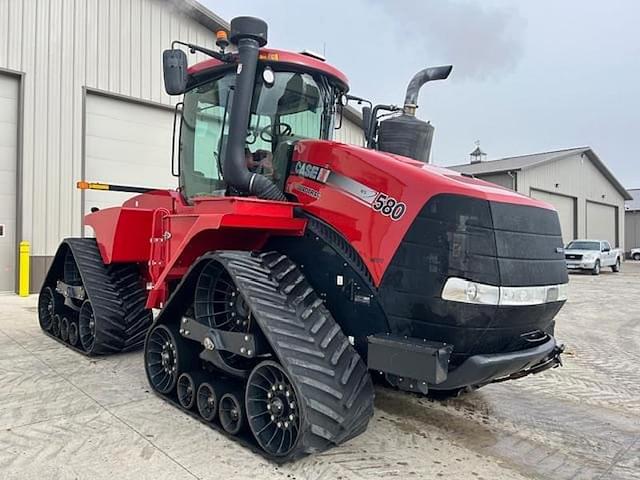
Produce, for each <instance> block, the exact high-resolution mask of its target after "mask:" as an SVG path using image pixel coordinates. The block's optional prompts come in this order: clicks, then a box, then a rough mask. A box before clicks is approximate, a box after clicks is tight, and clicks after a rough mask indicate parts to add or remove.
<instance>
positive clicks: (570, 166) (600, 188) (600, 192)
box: [518, 154, 624, 246]
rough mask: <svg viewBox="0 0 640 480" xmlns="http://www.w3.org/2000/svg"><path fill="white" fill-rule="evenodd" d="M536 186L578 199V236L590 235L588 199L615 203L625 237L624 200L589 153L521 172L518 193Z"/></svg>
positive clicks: (622, 234)
mask: <svg viewBox="0 0 640 480" xmlns="http://www.w3.org/2000/svg"><path fill="white" fill-rule="evenodd" d="M556 183H557V184H558V186H557V187H556ZM532 188H533V189H538V190H545V191H548V192H558V193H562V194H564V195H567V196H571V197H575V198H576V207H577V215H576V219H577V237H578V238H584V237H586V236H587V230H586V229H587V225H586V219H587V211H586V209H587V203H586V202H587V201H592V202H598V203H604V204H608V205H612V206H615V207H616V208H617V212H618V213H617V215H618V220H617V228H618V239H619V241H620V242H622V241H623V240H624V199H623V198H622V195H620V192H618V190H616V188H615V187H614V186H613V184H611V182H609V180H607V178H606V177H605V176H604V175H602V173H600V171H599V170H598V169H597V168H596V167H595V165H594V164H593V163H592V162H591V160H589V158H588V156H586V155H585V156H582V155H579V154H578V155H572V156H569V157H565V158H561V159H558V160H555V161H553V162H549V163H545V164H543V165H540V166H537V167H533V168H529V169H525V170H522V171H520V172H518V192H520V193H523V194H525V195H530V194H531V189H532ZM621 246H622V245H621Z"/></svg>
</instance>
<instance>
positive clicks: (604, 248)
mask: <svg viewBox="0 0 640 480" xmlns="http://www.w3.org/2000/svg"><path fill="white" fill-rule="evenodd" d="M602 251H603V252H610V251H611V249H610V248H607V247H602Z"/></svg>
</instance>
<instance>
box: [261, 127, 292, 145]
mask: <svg viewBox="0 0 640 480" xmlns="http://www.w3.org/2000/svg"><path fill="white" fill-rule="evenodd" d="M291 132H293V129H292V128H291V125H289V124H288V123H284V122H278V123H274V124H273V125H267V126H266V127H263V128H262V129H261V130H260V138H261V139H262V140H264V141H265V142H269V143H271V142H273V137H274V136H277V137H281V136H284V135H291Z"/></svg>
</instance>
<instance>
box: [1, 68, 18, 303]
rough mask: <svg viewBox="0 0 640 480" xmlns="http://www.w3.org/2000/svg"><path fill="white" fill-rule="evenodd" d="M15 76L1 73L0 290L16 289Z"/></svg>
mask: <svg viewBox="0 0 640 480" xmlns="http://www.w3.org/2000/svg"><path fill="white" fill-rule="evenodd" d="M18 92H19V81H18V79H17V78H16V77H13V76H9V75H3V74H0V291H2V292H8V291H13V290H14V287H15V278H16V166H17V164H18V162H17V158H18V155H17V152H18V148H17V146H18Z"/></svg>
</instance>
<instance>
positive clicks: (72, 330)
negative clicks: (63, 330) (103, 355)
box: [69, 322, 79, 347]
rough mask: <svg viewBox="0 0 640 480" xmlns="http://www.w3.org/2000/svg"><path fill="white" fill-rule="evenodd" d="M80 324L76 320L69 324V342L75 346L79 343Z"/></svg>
mask: <svg viewBox="0 0 640 480" xmlns="http://www.w3.org/2000/svg"><path fill="white" fill-rule="evenodd" d="M78 340H79V336H78V324H77V323H76V322H71V323H70V324H69V343H70V344H71V345H73V346H74V347H75V346H76V345H78Z"/></svg>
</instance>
